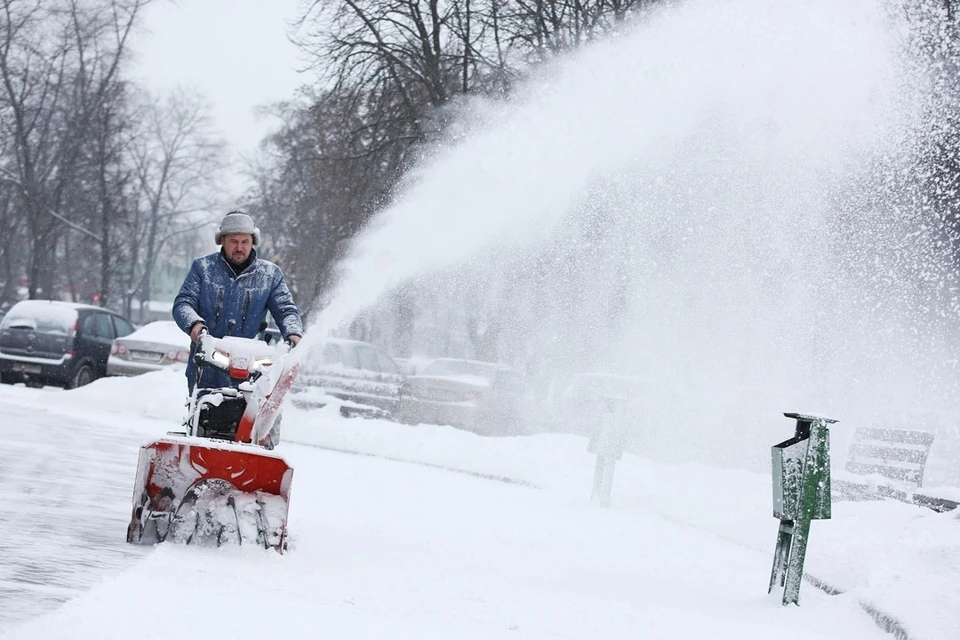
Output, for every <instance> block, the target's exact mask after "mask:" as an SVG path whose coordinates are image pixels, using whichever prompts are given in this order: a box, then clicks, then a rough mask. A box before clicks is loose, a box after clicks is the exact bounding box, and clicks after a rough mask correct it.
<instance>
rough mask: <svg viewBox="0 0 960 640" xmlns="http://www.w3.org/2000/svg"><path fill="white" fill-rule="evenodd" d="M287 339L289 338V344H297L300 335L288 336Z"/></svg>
mask: <svg viewBox="0 0 960 640" xmlns="http://www.w3.org/2000/svg"><path fill="white" fill-rule="evenodd" d="M287 340H289V341H290V344H292V345H293V346H297V344H298V343H299V342H300V336H290V337H289V338H287Z"/></svg>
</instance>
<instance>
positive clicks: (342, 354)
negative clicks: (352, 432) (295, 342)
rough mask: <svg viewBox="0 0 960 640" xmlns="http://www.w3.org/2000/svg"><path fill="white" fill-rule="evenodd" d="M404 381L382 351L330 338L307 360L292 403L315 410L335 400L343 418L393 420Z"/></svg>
mask: <svg viewBox="0 0 960 640" xmlns="http://www.w3.org/2000/svg"><path fill="white" fill-rule="evenodd" d="M403 380H404V378H403V375H402V374H401V372H400V367H399V366H398V365H397V363H396V362H395V361H394V360H393V358H391V357H390V356H389V355H387V353H386V352H385V351H384V350H383V349H381V348H380V347H377V346H376V345H373V344H370V343H369V342H361V341H359V340H341V339H335V338H331V339H328V340H325V341H323V342H322V343H320V344H318V345H316V346H314V347H312V348H311V349H310V351H308V352H307V353H306V355H305V356H304V358H303V361H302V362H301V364H300V373H299V375H298V376H297V379H296V381H295V382H294V384H293V388H292V389H291V390H290V391H291V393H292V394H293V395H292V397H291V399H292V401H293V404H294V406H297V407H300V408H315V407H323V406H325V405H327V404H329V402H330V399H331V398H335V399H337V400H338V401H340V402H341V403H342V404H341V407H340V412H341V414H343V415H344V416H362V417H377V418H392V417H393V413H394V412H395V411H396V409H397V404H398V402H399V399H400V385H402V384H403Z"/></svg>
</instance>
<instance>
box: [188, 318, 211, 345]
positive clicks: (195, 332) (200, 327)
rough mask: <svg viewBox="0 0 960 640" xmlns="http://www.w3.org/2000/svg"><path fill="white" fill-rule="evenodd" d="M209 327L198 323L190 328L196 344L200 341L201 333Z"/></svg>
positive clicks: (192, 338)
mask: <svg viewBox="0 0 960 640" xmlns="http://www.w3.org/2000/svg"><path fill="white" fill-rule="evenodd" d="M206 328H207V326H206V325H205V324H203V323H202V322H197V323H196V324H194V325H193V326H192V327H190V339H191V340H193V341H194V342H196V341H197V340H199V339H200V332H201V331H203V330H204V329H206Z"/></svg>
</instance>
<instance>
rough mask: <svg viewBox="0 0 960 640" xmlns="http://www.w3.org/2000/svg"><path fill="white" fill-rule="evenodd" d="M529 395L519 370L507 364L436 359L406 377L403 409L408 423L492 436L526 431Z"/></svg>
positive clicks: (402, 412) (402, 400) (402, 414)
mask: <svg viewBox="0 0 960 640" xmlns="http://www.w3.org/2000/svg"><path fill="white" fill-rule="evenodd" d="M526 395H527V394H526V387H525V385H524V382H523V377H522V376H521V374H520V372H519V371H517V370H516V369H512V368H510V367H508V366H506V365H504V364H500V363H496V362H481V361H479V360H465V359H459V358H437V359H436V360H434V361H433V362H431V363H430V364H429V365H427V366H426V367H425V368H424V369H423V370H422V371H421V372H420V373H419V374H417V375H415V376H409V377H408V378H407V380H406V382H405V383H404V384H403V387H402V388H401V392H400V408H399V411H398V414H399V416H400V420H401V421H402V422H406V423H409V424H417V423H426V424H444V425H451V426H454V427H457V428H460V429H464V430H467V431H473V432H475V433H478V434H480V435H490V436H507V435H521V434H523V433H525V424H524V423H525V421H524V416H523V412H524V406H523V405H524V402H525V400H526Z"/></svg>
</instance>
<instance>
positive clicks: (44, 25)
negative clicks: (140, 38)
mask: <svg viewBox="0 0 960 640" xmlns="http://www.w3.org/2000/svg"><path fill="white" fill-rule="evenodd" d="M147 1H148V0H97V1H85V2H81V0H44V1H43V2H41V1H40V0H35V1H32V2H31V1H26V0H22V1H18V0H0V34H2V35H0V84H2V86H0V92H2V95H0V101H2V102H3V103H4V105H5V107H6V112H7V114H8V118H6V119H5V120H4V121H3V123H2V124H3V125H4V135H5V136H7V137H8V139H9V140H10V141H11V142H12V146H13V149H14V152H13V153H12V154H9V155H7V156H5V157H4V158H3V166H2V167H0V171H2V176H3V178H4V179H5V180H6V181H8V182H9V183H11V184H14V185H15V186H16V187H17V189H18V190H19V192H20V198H21V200H22V205H23V207H24V213H25V216H26V221H27V227H28V230H29V234H30V238H29V240H30V266H29V277H30V285H29V287H30V291H29V294H30V297H36V296H37V295H38V294H39V293H40V292H41V291H42V292H43V295H46V296H51V295H52V294H53V289H54V283H55V265H56V261H55V260H53V259H51V258H52V257H53V256H54V255H55V254H56V251H57V245H58V242H59V241H60V240H61V239H62V238H63V235H64V234H65V233H66V232H67V230H71V231H74V232H77V233H81V234H82V235H85V236H87V237H89V238H91V239H94V240H96V241H97V242H99V241H100V237H99V236H98V234H96V233H94V232H92V231H90V230H89V229H87V228H85V227H83V226H82V225H79V224H78V223H77V222H76V221H75V220H72V219H71V218H70V217H69V216H67V215H65V210H64V205H65V204H66V203H67V201H66V196H67V194H68V192H69V191H70V189H71V187H72V186H73V184H72V182H73V181H74V180H75V178H76V176H77V171H76V169H77V166H78V163H79V162H80V160H81V159H82V156H83V153H82V152H83V149H84V145H85V143H86V142H87V141H88V134H89V131H90V125H91V122H92V120H93V119H94V118H95V117H96V115H97V113H98V109H99V107H100V106H101V105H102V104H103V102H104V101H105V100H106V99H107V95H108V93H109V92H110V90H111V87H112V86H113V85H114V83H115V82H116V81H117V78H118V70H119V67H120V61H121V59H122V57H123V55H124V52H125V48H126V44H127V39H128V37H129V35H130V33H131V29H132V27H133V24H134V21H135V19H136V17H137V15H138V13H139V11H140V9H141V8H142V7H143V5H144V4H146V2H147Z"/></svg>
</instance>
